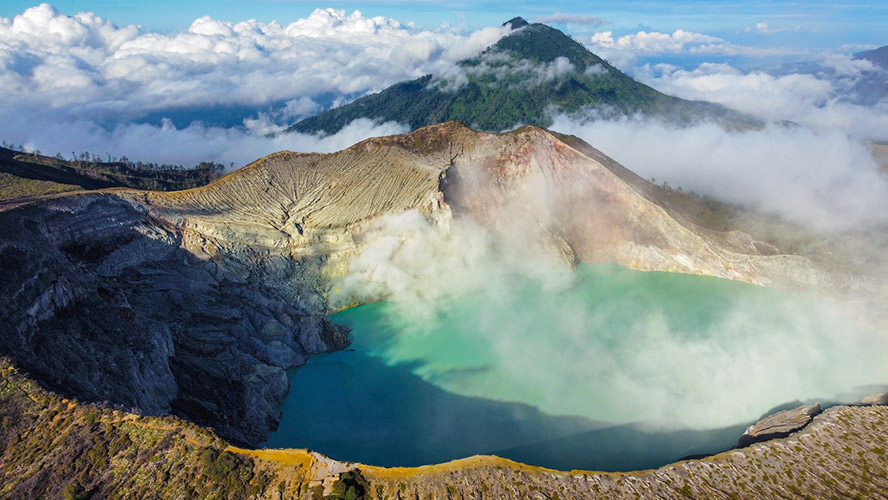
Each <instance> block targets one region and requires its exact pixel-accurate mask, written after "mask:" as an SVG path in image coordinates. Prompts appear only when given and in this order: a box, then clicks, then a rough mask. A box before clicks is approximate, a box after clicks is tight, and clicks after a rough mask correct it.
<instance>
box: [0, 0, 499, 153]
mask: <svg viewBox="0 0 888 500" xmlns="http://www.w3.org/2000/svg"><path fill="white" fill-rule="evenodd" d="M507 32H508V28H503V27H496V28H486V29H482V30H478V31H475V32H473V33H470V34H464V33H461V32H459V31H457V30H455V29H453V28H450V27H447V26H442V27H441V28H438V29H436V30H432V31H429V30H425V31H423V30H418V29H415V28H412V27H410V26H404V25H402V24H400V23H399V22H398V21H396V20H394V19H389V18H385V17H366V16H364V15H363V14H362V13H361V12H359V11H354V12H352V13H350V14H349V13H346V12H345V11H343V10H335V9H318V10H315V11H314V12H313V13H312V14H311V15H310V16H308V17H307V18H303V19H297V20H295V21H293V22H291V23H289V24H286V25H284V24H278V23H277V22H271V23H262V22H258V21H255V20H249V21H243V22H239V23H229V22H223V21H219V20H216V19H213V18H211V17H209V16H204V17H201V18H199V19H197V20H195V21H194V22H193V23H192V24H191V26H190V27H189V28H188V29H187V30H183V31H179V32H174V33H151V32H145V31H143V30H142V29H140V28H139V27H137V26H123V27H119V26H116V25H114V24H113V23H112V22H111V21H109V20H105V19H102V18H100V17H98V16H96V15H95V14H92V13H80V14H77V15H75V16H65V15H63V14H60V13H59V12H58V11H57V10H56V9H55V8H54V7H52V6H50V5H49V4H41V5H39V6H36V7H33V8H30V9H28V10H26V11H25V12H24V13H23V14H21V15H18V16H15V17H14V18H11V19H9V18H0V90H2V92H3V94H4V98H3V99H2V100H0V116H3V117H5V118H6V119H5V120H3V121H2V122H0V137H3V139H4V140H8V141H10V142H15V143H28V144H32V145H34V146H35V147H37V148H39V149H41V150H43V151H63V152H66V151H69V150H70V149H71V148H76V149H77V150H78V151H79V150H82V149H89V150H91V151H93V150H95V151H102V152H104V151H108V152H111V153H112V154H114V155H123V154H125V155H127V156H129V157H131V158H133V159H139V160H144V161H171V162H175V163H185V164H187V163H190V162H192V160H194V159H198V160H203V159H209V158H211V157H212V158H218V159H219V160H220V161H223V162H224V163H228V162H230V161H234V162H236V163H243V162H246V161H249V160H250V159H254V158H248V157H245V152H247V151H249V152H250V153H249V154H267V153H269V152H271V151H270V150H268V149H267V148H268V147H291V148H296V149H299V147H302V146H295V145H289V144H287V143H285V142H283V141H276V140H268V139H266V138H264V137H262V134H264V133H269V132H274V131H277V130H279V129H280V124H281V123H289V122H292V121H294V120H296V119H298V118H301V117H303V116H306V115H309V114H311V113H315V112H318V111H319V110H320V109H321V105H320V104H319V102H321V101H322V99H323V100H328V99H331V98H332V99H334V101H335V102H342V100H343V99H346V98H347V97H346V96H351V97H354V96H355V95H361V94H364V93H367V92H370V91H376V90H380V89H382V88H385V87H386V86H388V85H390V84H392V83H395V82H397V81H401V80H405V79H410V78H416V77H418V76H421V75H423V74H426V73H430V72H440V71H444V70H445V69H446V68H450V67H452V66H453V64H454V63H455V62H456V61H458V60H461V59H464V58H466V57H470V56H473V55H476V54H477V53H479V52H480V51H481V50H483V49H484V48H486V47H487V46H489V45H491V44H493V43H495V42H496V41H497V40H498V39H499V38H500V37H502V36H503V35H505V34H506V33H507ZM331 96H332V97H331ZM272 105H273V106H274V109H271V108H272ZM220 106H228V107H231V106H244V107H247V108H255V109H256V110H257V112H258V111H262V112H260V113H258V114H257V115H255V116H254V117H252V118H250V119H248V120H246V121H245V123H244V126H245V128H246V130H223V129H219V128H213V127H205V126H202V125H199V124H193V125H192V126H190V127H187V128H185V129H170V127H169V126H167V127H158V126H148V125H133V124H132V123H133V122H134V121H135V122H138V121H139V119H140V117H144V116H146V115H148V114H149V113H150V114H152V116H154V117H157V116H164V114H165V113H174V112H177V111H181V110H189V109H198V110H200V109H213V108H216V107H220ZM263 110H264V111H263ZM99 123H102V124H110V125H106V127H109V126H110V127H111V128H113V130H112V131H110V132H109V131H107V130H104V129H103V128H102V127H99V126H98V124H99ZM357 130H361V131H363V133H364V134H370V133H377V132H378V133H391V132H392V131H393V130H394V129H393V128H391V127H388V128H385V127H383V128H382V129H379V128H373V127H370V126H368V125H367V124H363V125H362V126H360V127H358V128H353V129H352V132H353V133H352V134H351V135H349V134H345V135H343V134H337V137H350V138H351V139H349V140H352V139H353V140H354V141H359V140H361V139H364V138H366V135H363V136H361V135H359V134H358V135H356V134H355V133H354V132H355V131H357ZM371 130H373V132H371ZM398 130H401V129H398ZM50 132H52V133H50ZM129 136H132V137H134V138H136V137H137V138H142V139H145V140H149V141H152V143H153V144H155V146H154V147H146V146H144V145H142V144H141V143H139V142H138V141H137V140H133V139H129V138H128V137H129ZM73 138H77V141H80V142H81V144H79V145H78V144H77V141H74V140H72V139H73ZM221 138H224V140H220V139H221ZM191 140H195V141H205V142H204V143H202V144H193V143H191V142H190V141H191ZM157 141H160V142H157ZM295 142H296V144H299V140H296V141H295ZM334 143H336V144H338V145H339V146H341V147H345V146H348V145H349V143H347V142H345V141H342V140H339V141H338V142H336V141H335V140H334V139H333V138H326V139H324V140H323V141H322V144H323V146H317V145H316V144H321V143H315V142H312V140H310V139H305V144H306V145H305V146H304V147H308V148H309V149H312V148H316V147H320V148H321V149H325V150H329V148H330V144H334ZM158 144H162V146H161V147H160V148H158V147H157V145H158ZM209 145H214V146H215V147H218V148H219V150H218V151H213V150H211V148H210V147H209ZM232 145H239V146H242V147H232ZM174 148H181V149H180V150H178V151H177V150H176V149H174ZM197 152H199V154H196V153H197ZM223 153H224V154H223ZM66 154H67V153H66ZM159 158H162V160H161V159H159Z"/></svg>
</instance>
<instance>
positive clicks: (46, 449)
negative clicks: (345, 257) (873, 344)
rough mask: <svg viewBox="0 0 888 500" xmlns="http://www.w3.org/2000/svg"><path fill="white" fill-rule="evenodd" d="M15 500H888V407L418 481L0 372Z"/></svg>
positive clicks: (435, 470)
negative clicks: (748, 436)
mask: <svg viewBox="0 0 888 500" xmlns="http://www.w3.org/2000/svg"><path fill="white" fill-rule="evenodd" d="M0 422H2V429H3V432H2V433H0V496H2V497H4V498H62V497H64V498H145V497H146V494H147V492H151V494H152V498H178V499H182V498H237V499H243V498H256V499H259V498H261V499H279V498H304V499H309V498H314V499H319V498H326V499H342V498H365V499H380V500H381V499H390V498H465V499H482V498H552V499H554V498H576V499H584V498H590V499H591V498H617V499H620V498H667V499H671V498H676V499H682V498H763V499H764V498H888V495H886V491H888V468H886V464H888V461H886V460H885V459H884V457H885V448H886V446H888V443H886V438H885V437H884V435H883V433H882V432H881V430H882V429H884V427H885V425H886V424H888V407H886V406H879V405H866V406H843V407H834V408H830V409H828V410H826V411H825V412H824V413H822V414H820V415H818V416H816V417H814V419H813V421H812V422H811V423H810V424H808V425H807V426H806V427H805V428H804V429H802V430H801V431H799V432H797V433H794V434H792V435H790V436H789V437H786V438H783V439H779V440H774V441H767V442H764V443H758V444H754V445H752V446H750V447H748V448H744V449H740V450H732V451H728V452H725V453H721V454H718V455H715V456H712V457H708V458H705V459H702V460H688V461H682V462H678V463H675V464H671V465H667V466H665V467H661V468H659V469H656V470H648V471H639V472H630V473H597V472H587V471H571V472H561V471H555V470H549V469H542V468H538V467H531V466H526V465H522V464H517V463H515V462H511V461H508V460H504V459H501V458H497V457H490V456H478V457H470V458H466V459H463V460H458V461H455V462H450V463H446V464H440V465H432V466H426V467H418V468H394V469H385V468H380V467H372V466H367V465H362V464H354V463H347V462H339V461H336V460H332V459H329V458H326V457H324V456H321V455H318V454H317V453H313V452H310V451H307V450H247V449H242V448H236V447H232V446H230V445H228V444H227V443H225V442H224V441H223V440H221V439H219V438H218V437H216V436H215V435H214V434H213V433H212V432H209V431H207V430H205V429H202V428H200V427H197V426H195V425H193V424H190V423H188V422H183V421H181V420H178V419H175V418H171V417H164V418H157V417H140V416H136V415H132V414H127V413H125V412H122V411H119V410H113V409H108V408H105V407H101V406H96V405H83V404H80V403H77V402H74V401H69V400H66V399H62V398H60V397H58V396H55V395H53V394H50V393H47V392H46V391H45V390H43V389H41V388H39V387H38V386H37V385H36V384H34V383H33V382H31V381H29V380H27V379H26V378H24V377H23V376H22V375H21V374H20V373H18V372H17V371H16V370H15V369H13V368H12V367H11V366H10V365H9V364H8V362H7V361H5V360H0Z"/></svg>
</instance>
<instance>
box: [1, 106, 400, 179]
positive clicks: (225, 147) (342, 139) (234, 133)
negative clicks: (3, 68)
mask: <svg viewBox="0 0 888 500" xmlns="http://www.w3.org/2000/svg"><path fill="white" fill-rule="evenodd" d="M10 119H11V118H10V117H8V116H4V115H2V114H0V120H3V121H8V120H10ZM249 124H250V125H251V126H252V127H253V128H252V129H249V128H247V129H244V128H222V127H209V126H205V125H203V124H201V123H192V124H191V125H189V126H188V127H185V128H181V129H180V128H177V127H176V126H175V125H173V124H172V122H170V121H169V120H164V121H163V123H162V124H161V125H159V126H158V125H152V124H146V123H140V124H136V123H127V124H120V125H118V126H116V127H114V128H112V129H111V130H107V129H105V128H102V127H100V126H99V125H97V124H96V123H95V122H91V121H88V120H81V121H70V122H54V121H52V119H51V118H50V119H46V120H39V119H38V120H34V121H30V122H28V123H26V124H22V123H19V127H20V130H19V133H20V135H21V136H23V137H28V140H27V141H24V142H21V143H20V144H23V145H24V147H25V148H27V149H28V150H29V151H33V150H36V149H40V150H41V151H42V152H43V153H44V154H49V155H54V154H55V153H60V154H62V156H64V157H66V158H67V157H70V156H71V153H72V152H76V153H78V154H79V153H80V152H81V151H89V152H90V153H97V154H99V155H101V156H103V157H104V156H105V155H106V154H111V155H113V156H118V157H119V156H127V157H129V158H130V159H132V160H139V161H144V162H154V163H169V164H182V165H185V166H191V165H196V164H197V163H199V162H201V161H214V162H218V163H222V164H223V165H226V166H229V164H232V165H233V166H234V167H235V168H237V167H241V166H243V165H246V164H247V163H250V162H252V161H253V160H256V159H258V158H261V157H263V156H266V155H269V154H271V153H274V152H277V151H282V150H291V151H299V152H310V151H315V152H333V151H339V150H341V149H344V148H347V147H349V146H351V145H353V144H355V143H357V142H360V141H361V140H364V139H366V138H367V137H376V136H384V135H393V134H400V133H404V132H406V131H407V129H406V127H404V126H403V125H400V124H396V123H390V122H389V123H375V122H372V121H370V120H366V119H362V120H356V121H354V122H352V123H351V124H349V125H348V126H346V127H345V128H343V129H342V130H341V131H339V132H337V133H336V134H333V135H329V136H315V135H307V134H295V133H294V134H278V135H276V136H273V137H270V136H266V135H265V133H268V132H274V131H278V130H279V126H276V125H269V124H268V123H267V122H265V121H263V120H262V119H261V117H260V119H257V120H255V121H253V122H251V123H249Z"/></svg>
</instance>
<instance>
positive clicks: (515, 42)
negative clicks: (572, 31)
mask: <svg viewBox="0 0 888 500" xmlns="http://www.w3.org/2000/svg"><path fill="white" fill-rule="evenodd" d="M519 19H520V18H519ZM522 21H523V19H522ZM510 22H511V21H510ZM512 26H513V28H514V26H515V25H514V24H513V25H512ZM525 26H527V27H526V28H525V29H523V30H521V31H513V32H511V33H509V34H508V35H506V36H504V37H503V38H501V39H500V40H499V41H498V42H497V43H495V44H494V45H493V46H491V47H490V48H489V49H488V50H487V51H491V50H493V51H501V52H509V53H512V54H515V55H516V56H518V57H520V58H522V59H530V60H531V61H534V62H544V63H548V62H552V61H554V60H555V59H557V58H559V57H566V58H567V59H568V60H569V61H570V62H571V64H573V65H574V66H575V67H576V68H578V69H579V70H580V71H585V69H586V68H587V67H588V66H590V65H592V64H602V65H605V63H604V61H603V60H602V59H601V58H599V57H598V56H596V55H595V54H593V53H592V52H590V51H589V50H588V49H587V48H586V47H584V46H583V45H582V44H580V43H579V42H577V41H576V40H574V39H573V38H571V37H569V36H568V35H566V34H564V33H563V32H562V31H560V30H558V29H555V28H553V27H551V26H547V25H545V24H540V23H534V24H527V23H525ZM487 51H485V52H487ZM605 67H607V66H606V65H605Z"/></svg>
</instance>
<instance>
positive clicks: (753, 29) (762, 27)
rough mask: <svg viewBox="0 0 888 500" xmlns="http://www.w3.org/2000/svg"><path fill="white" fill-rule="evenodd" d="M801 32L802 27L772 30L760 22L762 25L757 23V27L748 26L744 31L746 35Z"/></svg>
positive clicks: (766, 24)
mask: <svg viewBox="0 0 888 500" xmlns="http://www.w3.org/2000/svg"><path fill="white" fill-rule="evenodd" d="M801 30H802V27H801V26H800V25H795V26H787V27H783V28H772V27H771V26H770V25H769V24H768V23H766V22H760V23H756V25H755V26H754V27H753V26H747V27H746V29H744V30H743V31H745V32H746V33H751V32H754V33H761V34H763V35H772V34H774V33H786V32H792V31H801Z"/></svg>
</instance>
